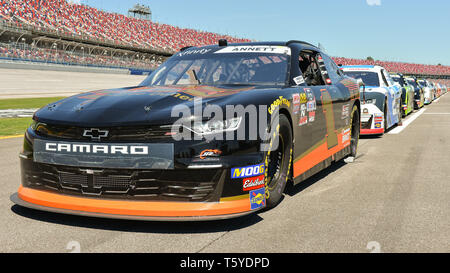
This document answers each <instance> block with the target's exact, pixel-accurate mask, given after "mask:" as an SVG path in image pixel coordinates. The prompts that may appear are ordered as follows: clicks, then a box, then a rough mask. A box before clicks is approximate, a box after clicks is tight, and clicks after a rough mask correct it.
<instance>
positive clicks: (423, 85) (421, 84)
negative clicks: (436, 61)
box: [419, 81, 427, 87]
mask: <svg viewBox="0 0 450 273" xmlns="http://www.w3.org/2000/svg"><path fill="white" fill-rule="evenodd" d="M419 85H420V86H422V87H426V86H427V83H426V82H425V81H419Z"/></svg>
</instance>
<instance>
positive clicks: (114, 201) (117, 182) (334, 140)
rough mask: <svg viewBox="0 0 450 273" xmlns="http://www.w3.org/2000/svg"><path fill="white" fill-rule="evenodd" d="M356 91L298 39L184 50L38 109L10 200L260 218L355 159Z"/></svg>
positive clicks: (93, 209) (108, 211)
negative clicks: (289, 187)
mask: <svg viewBox="0 0 450 273" xmlns="http://www.w3.org/2000/svg"><path fill="white" fill-rule="evenodd" d="M360 84H361V82H358V81H356V80H354V79H352V78H349V77H347V76H345V75H344V74H343V72H342V71H341V70H340V69H339V68H338V66H337V65H336V64H335V63H334V62H333V61H332V59H331V58H330V57H329V56H327V55H326V54H325V53H324V52H322V51H321V50H320V49H319V48H317V47H315V46H313V45H311V44H308V43H306V42H302V41H289V42H257V43H244V44H230V45H228V43H227V42H226V40H221V41H219V44H218V45H210V46H205V47H186V48H183V49H182V50H181V51H180V52H178V53H176V54H174V55H173V56H172V57H170V58H169V59H168V60H167V61H166V62H165V63H163V64H162V65H161V66H160V67H159V68H158V69H157V70H155V71H154V72H153V73H152V74H151V75H149V76H148V77H147V78H146V79H145V80H144V81H143V82H142V83H141V84H140V85H139V86H134V87H129V88H122V89H111V90H102V91H93V92H87V93H82V94H79V95H75V96H72V97H68V98H65V99H62V100H60V101H57V102H55V103H51V104H49V105H47V106H45V107H43V108H42V109H40V110H38V111H37V112H36V113H35V115H34V117H33V123H32V125H31V126H30V127H29V128H28V129H27V130H26V134H25V138H24V144H23V150H22V152H21V153H20V166H21V179H22V180H21V185H20V187H19V190H18V192H17V193H15V194H13V195H12V196H11V200H12V201H13V202H15V203H16V204H18V205H21V206H25V207H29V208H33V209H38V210H45V211H50V212H57V213H67V214H77V215H88V216H96V217H109V218H124V219H141V220H165V221H166V220H208V219H223V218H231V217H237V216H242V215H246V214H249V213H252V212H256V211H258V210H261V209H263V208H270V207H273V206H275V205H276V204H277V203H278V202H279V201H280V200H281V196H282V194H283V191H284V189H285V186H286V183H287V182H288V181H292V182H293V183H294V184H297V183H299V182H301V181H303V180H305V179H307V178H308V177H310V176H312V175H313V174H315V173H317V172H319V171H320V170H322V169H324V168H326V167H328V166H329V165H330V164H332V162H334V161H338V160H342V159H344V158H346V157H349V156H355V155H356V152H357V145H358V139H359V133H360V107H361V106H360V94H359V92H360V91H359V90H360V88H359V87H360V86H359V85H360ZM377 98H378V97H377ZM374 99H375V98H374ZM389 103H390V105H389V111H391V107H392V106H391V105H392V104H393V103H392V102H391V101H390V100H389ZM230 109H233V111H234V112H232V114H230V115H228V114H229V110H230ZM239 109H240V110H242V109H243V110H244V111H243V112H242V111H241V112H239V111H240V110H239ZM238 110H239V111H238ZM389 121H390V122H391V121H393V122H397V120H394V118H393V117H389ZM389 125H390V123H389ZM255 132H257V134H256V133H255Z"/></svg>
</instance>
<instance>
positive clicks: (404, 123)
mask: <svg viewBox="0 0 450 273" xmlns="http://www.w3.org/2000/svg"><path fill="white" fill-rule="evenodd" d="M426 110H427V109H426V108H422V109H421V110H419V111H418V112H416V113H414V114H413V115H412V116H410V117H409V118H408V119H406V120H405V121H403V125H402V126H397V128H394V129H392V130H391V131H390V132H389V133H388V134H392V135H396V134H399V133H400V132H401V131H403V130H404V129H405V128H406V127H408V125H409V124H411V123H412V122H413V121H414V120H415V119H416V118H418V117H419V116H420V115H422V114H423V112H425V111H426Z"/></svg>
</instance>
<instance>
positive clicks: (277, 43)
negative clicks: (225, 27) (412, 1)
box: [186, 40, 321, 52]
mask: <svg viewBox="0 0 450 273" xmlns="http://www.w3.org/2000/svg"><path fill="white" fill-rule="evenodd" d="M292 44H297V45H300V46H302V47H306V48H312V49H314V50H317V51H320V52H321V50H320V49H319V48H318V47H317V46H315V45H313V44H310V43H308V42H304V41H298V40H290V41H285V42H283V41H258V42H246V43H229V44H228V46H261V45H265V46H289V45H292ZM217 47H220V46H219V45H218V44H213V45H206V46H192V47H190V48H217ZM186 48H189V47H186Z"/></svg>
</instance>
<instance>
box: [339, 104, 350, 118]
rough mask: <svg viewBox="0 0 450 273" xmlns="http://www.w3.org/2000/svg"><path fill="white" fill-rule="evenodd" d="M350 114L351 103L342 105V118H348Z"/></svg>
mask: <svg viewBox="0 0 450 273" xmlns="http://www.w3.org/2000/svg"><path fill="white" fill-rule="evenodd" d="M349 116H350V105H349V104H344V105H342V116H341V118H342V119H346V118H348V117H349Z"/></svg>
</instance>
